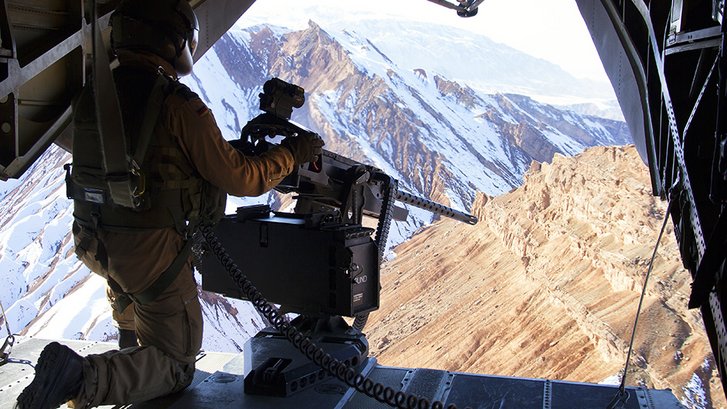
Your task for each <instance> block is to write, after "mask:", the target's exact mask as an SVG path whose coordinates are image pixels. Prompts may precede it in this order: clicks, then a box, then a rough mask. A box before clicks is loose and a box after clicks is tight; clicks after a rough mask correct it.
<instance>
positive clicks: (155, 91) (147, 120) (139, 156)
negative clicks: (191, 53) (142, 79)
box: [134, 73, 169, 165]
mask: <svg viewBox="0 0 727 409" xmlns="http://www.w3.org/2000/svg"><path fill="white" fill-rule="evenodd" d="M168 83H169V81H168V80H167V78H166V77H164V75H163V74H161V73H159V74H158V75H157V79H156V81H155V82H154V86H153V87H152V89H151V95H149V101H148V102H147V103H146V115H144V121H143V122H142V123H141V129H140V132H139V142H138V143H137V145H136V151H135V152H134V163H136V165H139V164H141V163H142V162H143V161H144V157H145V156H146V151H147V148H148V147H149V143H150V142H151V136H152V134H153V132H154V125H156V123H157V119H158V118H159V112H160V111H161V110H162V109H161V107H162V103H163V102H164V98H165V97H166V93H165V92H164V90H165V89H166V87H167V84H168Z"/></svg>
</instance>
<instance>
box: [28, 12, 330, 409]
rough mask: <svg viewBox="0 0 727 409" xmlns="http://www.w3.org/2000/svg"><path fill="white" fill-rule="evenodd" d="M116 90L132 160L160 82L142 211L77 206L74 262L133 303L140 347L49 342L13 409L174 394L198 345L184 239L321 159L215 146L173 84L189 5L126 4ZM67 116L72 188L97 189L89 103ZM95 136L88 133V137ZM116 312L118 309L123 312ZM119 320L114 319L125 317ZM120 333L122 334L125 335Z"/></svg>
mask: <svg viewBox="0 0 727 409" xmlns="http://www.w3.org/2000/svg"><path fill="white" fill-rule="evenodd" d="M111 24H112V46H113V48H114V51H115V52H116V54H117V56H118V59H119V67H118V68H116V69H115V70H114V79H115V84H116V88H117V91H118V94H119V101H120V104H121V108H122V117H123V120H124V126H125V129H126V135H127V140H128V141H129V144H130V145H131V147H132V149H133V147H134V143H136V142H138V140H139V139H143V138H141V137H140V136H139V135H140V133H141V132H143V130H142V128H143V127H142V123H143V122H144V119H145V117H146V115H148V112H150V111H153V110H154V107H150V106H149V103H148V101H149V100H152V98H150V95H152V92H153V89H154V87H155V86H156V85H154V84H155V83H158V82H159V81H158V79H159V76H160V75H162V76H164V77H165V78H166V81H162V82H163V83H165V84H166V85H165V91H164V98H163V99H162V100H161V101H162V103H161V104H160V105H161V106H159V107H157V108H156V109H157V111H158V118H157V120H156V122H155V124H154V126H153V136H152V137H151V141H150V142H149V146H148V150H147V153H146V155H145V156H144V158H145V159H144V161H143V163H142V164H141V165H140V167H141V171H142V172H143V174H144V175H145V177H146V187H145V188H146V190H147V191H148V194H149V203H150V204H151V206H150V208H148V209H147V210H144V211H136V210H132V209H129V208H124V207H121V206H117V205H113V204H111V203H99V201H98V200H96V201H93V200H91V201H89V200H84V199H83V198H79V197H76V196H74V199H76V200H74V218H75V222H74V225H73V233H74V237H75V241H76V250H77V251H76V252H77V254H78V255H79V257H80V258H81V259H82V260H83V262H84V263H85V264H86V265H88V266H89V268H91V269H92V270H93V271H94V272H95V273H98V274H100V275H102V276H104V277H106V278H107V279H108V281H109V284H110V286H111V288H113V292H112V293H113V294H121V293H123V294H126V295H128V297H129V298H130V299H131V300H132V301H133V305H132V306H131V307H133V313H134V318H133V323H134V329H135V331H136V335H137V337H138V340H139V345H140V346H138V347H131V348H125V349H122V350H120V351H109V352H106V353H103V354H99V355H88V356H86V357H81V356H79V355H78V354H76V353H75V352H74V351H73V350H71V349H70V348H68V347H67V346H65V345H61V344H59V343H57V342H53V343H51V344H49V345H47V346H46V347H45V349H44V350H43V352H42V353H41V355H40V358H39V359H38V364H37V366H36V368H35V369H36V373H35V378H34V379H33V381H32V383H31V384H30V385H29V386H28V387H27V388H25V390H24V391H23V392H22V393H21V394H20V396H19V397H18V407H20V408H21V409H25V408H33V409H45V408H52V407H58V406H59V405H61V404H63V403H65V402H67V401H72V404H73V406H74V407H77V408H82V407H83V408H85V407H93V406H98V405H102V404H128V403H135V402H141V401H146V400H149V399H153V398H156V397H159V396H163V395H166V394H169V393H173V392H176V391H179V390H181V389H183V388H185V387H187V386H188V385H189V384H190V383H191V381H192V378H193V374H194V363H195V357H196V355H197V353H198V351H199V350H200V347H201V343H202V326H203V323H202V314H201V309H200V303H199V299H198V294H197V285H196V282H195V280H194V276H193V273H192V266H191V259H190V255H189V251H188V249H189V245H188V242H189V240H187V238H188V237H189V235H190V234H191V231H190V230H191V229H192V228H193V226H194V225H196V224H197V223H213V222H215V221H216V220H219V217H221V214H222V212H223V211H224V201H225V198H226V193H229V194H232V195H237V196H257V195H260V194H262V193H264V192H267V191H268V190H270V189H272V188H273V187H274V186H276V185H277V184H278V183H279V182H280V181H281V180H282V179H283V178H284V177H285V176H287V175H288V174H289V173H291V172H292V170H293V169H294V168H295V166H297V165H298V164H301V163H306V162H310V161H311V160H312V159H313V158H314V157H315V155H317V154H319V153H320V150H321V147H322V145H323V141H322V140H320V138H316V137H312V136H306V137H298V138H287V139H286V140H284V141H283V142H282V143H281V146H278V147H275V148H273V149H272V150H270V151H268V152H266V153H264V154H262V155H260V156H256V157H246V156H244V155H242V154H240V153H239V152H238V151H236V150H235V149H234V148H233V147H232V146H231V145H230V144H228V143H227V142H226V141H225V140H224V139H223V137H222V135H221V132H220V130H219V128H218V126H217V124H216V122H215V119H214V117H213V116H212V113H211V112H210V111H209V109H208V108H207V107H206V106H205V104H204V103H203V102H202V101H201V100H200V98H199V97H198V96H197V95H196V94H194V93H193V92H192V91H190V90H189V88H188V87H186V86H185V85H183V84H181V83H179V82H178V76H183V75H187V74H190V73H191V71H192V63H193V60H192V56H193V54H194V51H195V48H196V38H197V31H198V26H197V19H196V16H195V15H194V13H193V11H192V8H191V7H190V6H189V4H188V3H187V1H186V0H155V1H147V0H126V1H124V2H122V3H121V5H120V6H119V7H118V8H117V10H116V11H115V12H114V14H113V16H112V19H111ZM88 95H92V94H87V95H86V97H85V98H84V96H83V95H82V96H81V97H80V98H79V100H78V101H77V102H76V104H75V105H74V149H73V150H74V152H73V153H74V155H73V173H72V177H71V179H72V181H71V182H69V186H71V190H73V187H74V186H75V185H73V184H74V183H78V184H82V183H87V182H88V180H89V179H91V180H93V178H94V177H96V178H99V175H98V172H97V173H94V172H93V169H99V168H101V169H103V164H102V163H101V162H100V161H101V159H100V156H101V155H100V154H99V152H100V148H99V141H98V140H97V139H98V137H95V139H96V140H94V137H93V136H90V135H91V134H92V133H93V132H92V131H95V126H96V125H97V124H96V123H95V121H96V117H95V113H94V109H93V98H92V97H91V98H89V96H88ZM96 134H97V133H96ZM121 307H124V306H123V305H122V306H121ZM123 310H124V309H123V308H121V309H120V310H119V311H123ZM127 329H128V328H127Z"/></svg>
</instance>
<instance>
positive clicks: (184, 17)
mask: <svg viewBox="0 0 727 409" xmlns="http://www.w3.org/2000/svg"><path fill="white" fill-rule="evenodd" d="M198 33H199V23H198V21H197V16H195V15H194V11H193V10H192V7H191V6H190V5H189V3H188V2H187V0H153V1H150V0H124V1H122V2H121V4H120V5H119V7H117V8H116V11H114V13H113V14H112V15H111V47H112V48H113V49H114V51H119V50H129V51H147V52H151V53H154V54H156V55H158V56H160V57H161V58H163V59H165V60H166V61H168V62H169V63H170V64H171V65H172V66H173V67H174V69H175V71H176V72H177V75H179V76H184V75H187V74H190V73H191V72H192V64H193V63H194V60H193V59H192V57H193V56H194V52H195V51H196V48H197V36H198Z"/></svg>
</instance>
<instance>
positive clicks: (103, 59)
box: [91, 1, 138, 208]
mask: <svg viewBox="0 0 727 409" xmlns="http://www.w3.org/2000/svg"><path fill="white" fill-rule="evenodd" d="M96 3H97V1H93V2H92V4H91V7H93V89H94V103H95V106H96V118H97V119H98V130H99V133H100V135H101V138H100V141H101V153H102V157H103V164H104V169H106V178H107V181H106V183H107V184H108V187H109V191H110V194H111V198H112V200H113V202H114V203H116V204H119V205H122V206H125V207H130V208H136V207H137V206H138V201H137V200H135V197H136V195H135V190H136V188H135V186H134V183H133V181H132V180H131V173H130V169H129V161H128V160H127V157H126V152H127V150H126V138H125V136H124V135H125V134H124V124H123V121H122V119H121V109H120V107H119V97H118V95H117V93H116V86H115V85H114V80H113V77H112V75H111V67H110V64H109V59H108V55H107V51H106V46H105V45H104V42H103V37H102V35H101V29H100V28H99V24H98V11H97V6H98V5H97V4H96ZM102 95H103V97H102Z"/></svg>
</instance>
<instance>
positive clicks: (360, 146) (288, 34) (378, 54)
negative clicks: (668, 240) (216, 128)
mask: <svg viewBox="0 0 727 409" xmlns="http://www.w3.org/2000/svg"><path fill="white" fill-rule="evenodd" d="M387 30H388V31H389V32H392V30H393V28H391V27H389V28H387ZM396 30H397V31H396V33H397V34H396V35H386V36H385V35H383V32H384V31H383V27H381V26H379V25H377V24H376V23H374V22H372V23H371V24H362V25H361V27H349V28H346V29H337V28H336V27H332V28H330V29H324V28H322V27H320V26H319V25H317V24H316V23H313V22H310V23H309V26H308V27H307V28H306V29H304V30H297V31H294V30H288V29H285V28H281V27H273V26H256V27H253V28H249V29H245V30H238V31H232V32H230V33H228V34H227V35H225V36H224V37H223V38H222V39H221V40H220V41H219V42H218V43H217V44H216V45H215V47H214V48H213V49H212V50H210V51H209V52H208V53H207V54H206V55H205V56H204V57H203V58H202V60H201V61H199V62H198V63H197V64H196V65H195V73H194V74H193V75H192V76H190V77H188V78H186V79H185V82H186V83H188V84H190V86H191V87H192V88H193V89H194V90H195V91H196V92H198V93H199V95H200V96H201V98H202V99H203V100H204V101H205V102H207V103H208V104H209V106H210V107H211V108H212V110H213V112H214V114H215V117H216V119H217V121H218V123H219V125H220V127H221V129H222V130H223V133H224V134H225V136H226V137H227V138H228V139H233V138H236V137H237V136H238V134H239V132H240V129H241V128H242V126H244V124H245V123H246V121H247V120H249V119H250V118H252V117H254V116H255V115H257V114H258V113H259V111H258V97H257V96H258V94H259V93H260V91H261V89H262V84H263V83H264V82H265V81H266V80H267V79H269V78H271V77H273V76H278V77H280V78H282V79H284V80H286V81H289V82H293V83H296V84H298V85H301V86H302V87H304V88H305V89H306V91H307V92H306V96H307V103H306V105H305V106H304V107H303V108H301V109H299V110H297V111H296V112H295V113H294V114H293V120H295V121H297V122H299V123H301V124H302V125H304V126H306V127H308V128H310V129H313V130H315V131H317V132H319V133H320V134H321V135H322V137H323V138H324V139H325V141H326V148H327V149H329V150H332V151H335V152H338V153H340V154H343V155H346V156H350V157H353V158H354V159H357V160H359V161H362V162H366V163H370V164H373V165H375V166H377V167H379V168H381V169H383V170H385V171H386V172H388V173H390V174H391V175H393V176H394V177H396V178H397V179H398V180H399V181H400V188H402V189H403V190H406V191H409V192H411V193H414V194H416V195H419V196H424V197H428V198H432V199H434V200H437V201H440V202H443V203H445V204H449V205H451V206H453V207H455V208H458V209H462V210H469V209H470V206H471V203H472V202H473V200H474V199H475V197H476V195H477V192H484V193H486V194H488V195H499V194H502V193H504V192H507V191H509V190H512V189H514V188H516V187H518V186H519V185H520V184H521V183H522V177H523V174H524V173H525V172H526V170H527V169H528V168H529V167H530V164H531V162H532V161H533V160H537V161H540V162H545V161H550V160H551V159H552V157H553V155H554V154H556V153H560V154H564V155H573V154H576V153H578V152H580V151H582V150H583V149H584V148H585V147H587V146H593V145H621V144H625V143H628V142H630V137H629V135H628V132H627V129H626V125H625V124H624V123H623V122H620V121H616V120H611V119H605V118H602V117H597V116H589V115H581V114H578V113H576V112H574V111H571V110H567V109H563V108H556V107H554V106H551V105H546V104H544V103H542V102H537V101H542V100H543V99H542V98H538V99H537V100H536V99H533V98H534V96H540V97H547V98H552V99H553V100H559V101H566V102H572V103H591V102H593V103H601V102H603V101H604V98H605V97H604V96H603V95H604V94H603V93H602V92H600V91H598V88H597V87H595V86H590V85H589V84H586V83H583V82H579V81H578V80H576V79H574V78H572V77H571V76H569V75H568V74H567V73H565V72H564V71H563V70H560V69H559V68H558V67H556V66H554V65H551V64H548V63H546V62H544V61H542V60H537V59H534V58H531V57H528V56H526V55H524V54H521V53H517V52H516V51H514V50H512V49H509V48H507V47H504V46H500V45H497V44H495V43H492V42H490V41H489V40H487V39H485V38H478V39H476V40H477V41H467V42H465V43H463V44H459V43H458V42H457V41H458V40H457V38H459V36H462V35H464V34H462V33H459V32H458V31H457V30H455V29H451V28H441V29H434V30H433V29H432V26H431V25H426V26H425V25H421V24H418V23H412V24H407V23H404V22H400V23H399V26H398V27H396ZM470 36H471V35H470ZM470 40H471V39H470ZM454 44H456V46H454ZM425 52H427V53H428V54H426V53H425ZM447 62H449V63H451V65H450V64H449V63H448V64H445V63H447ZM446 67H453V68H449V69H448V68H446ZM591 85H592V84H591ZM498 88H499V89H500V90H501V92H499V93H493V91H492V90H494V89H498ZM518 90H520V91H522V93H521V94H517V93H514V92H515V91H518ZM526 92H527V95H523V94H524V93H526ZM589 96H590V97H589ZM70 160H71V158H70V156H69V155H68V154H66V153H64V152H62V151H60V150H59V149H51V150H49V151H48V152H47V153H46V154H45V155H44V156H43V158H42V159H41V160H40V161H39V162H38V163H37V164H36V165H34V166H33V167H32V168H31V169H30V170H29V171H28V172H27V173H26V174H25V175H24V176H23V177H22V179H21V180H20V181H18V182H4V183H2V184H0V199H1V200H2V202H1V203H0V227H2V232H1V233H0V280H2V282H3V283H6V285H4V286H2V287H0V300H1V301H2V303H3V305H4V306H5V308H6V310H7V313H8V318H9V323H10V325H11V328H12V329H13V330H14V331H16V332H21V333H23V334H28V335H34V336H41V337H48V338H77V339H97V340H109V339H112V338H113V337H114V336H115V330H114V329H113V327H112V325H111V319H110V312H109V308H108V306H107V304H106V301H105V299H104V282H103V280H102V279H100V278H98V277H96V276H94V275H91V274H89V272H88V270H87V269H86V268H85V267H83V266H82V265H81V264H80V263H79V262H78V261H77V260H76V258H75V255H74V254H73V250H72V240H71V237H70V234H69V232H70V225H71V221H72V216H71V213H72V211H71V203H70V201H68V200H67V199H65V197H64V195H65V193H64V186H63V183H64V182H63V176H64V175H63V170H62V164H63V163H66V162H69V161H70ZM260 201H262V202H274V203H278V199H277V198H276V197H275V196H264V197H261V198H247V199H233V200H230V202H229V205H228V210H229V211H233V210H234V208H235V207H236V206H238V205H240V204H243V203H251V202H260ZM431 221H432V217H431V215H430V214H428V213H426V212H424V211H411V212H410V218H409V220H408V221H407V222H404V223H398V224H397V225H396V226H394V228H393V229H392V233H391V234H390V245H394V244H398V243H401V242H403V241H405V240H406V239H408V238H409V237H410V236H411V235H412V234H413V233H414V232H415V231H416V230H417V229H419V228H420V227H421V226H423V225H426V224H429V223H430V222H431ZM203 301H204V313H205V317H206V322H205V338H204V347H205V348H207V349H211V350H220V351H230V350H238V349H239V348H240V346H241V344H242V343H243V342H244V340H246V339H247V338H248V337H249V336H250V335H251V334H254V333H255V332H256V331H257V330H258V329H259V328H261V327H262V326H263V323H262V320H261V319H260V318H259V316H258V315H257V314H256V313H255V312H254V311H252V308H251V307H250V306H249V304H247V303H244V302H240V301H236V300H226V299H224V298H222V297H219V296H217V295H214V294H207V293H205V294H203ZM81 307H82V308H81Z"/></svg>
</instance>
